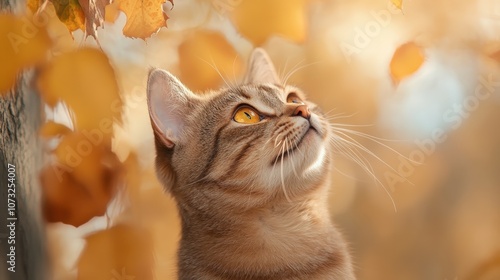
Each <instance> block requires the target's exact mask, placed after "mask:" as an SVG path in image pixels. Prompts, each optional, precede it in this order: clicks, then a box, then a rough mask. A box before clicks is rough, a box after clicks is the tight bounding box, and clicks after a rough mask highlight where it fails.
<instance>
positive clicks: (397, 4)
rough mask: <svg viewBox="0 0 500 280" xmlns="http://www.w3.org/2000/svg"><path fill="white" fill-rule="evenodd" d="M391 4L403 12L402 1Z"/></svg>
mask: <svg viewBox="0 0 500 280" xmlns="http://www.w3.org/2000/svg"><path fill="white" fill-rule="evenodd" d="M391 2H392V4H394V6H396V8H398V9H400V10H403V0H391Z"/></svg>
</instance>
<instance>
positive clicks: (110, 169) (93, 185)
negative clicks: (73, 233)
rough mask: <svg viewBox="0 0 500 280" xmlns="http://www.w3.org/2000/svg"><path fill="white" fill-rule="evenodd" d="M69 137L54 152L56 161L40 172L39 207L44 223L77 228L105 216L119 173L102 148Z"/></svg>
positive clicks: (74, 135)
mask: <svg viewBox="0 0 500 280" xmlns="http://www.w3.org/2000/svg"><path fill="white" fill-rule="evenodd" d="M106 142H107V141H103V142H102V143H95V142H94V139H93V138H92V136H89V135H87V134H84V133H72V134H69V135H67V136H65V137H63V139H62V141H61V143H60V145H59V146H58V147H57V149H56V152H55V153H56V156H57V160H56V161H55V162H53V163H51V164H49V165H47V166H46V167H45V168H44V169H43V170H42V172H41V185H42V197H43V199H42V207H43V213H44V217H45V219H46V220H47V221H48V222H63V223H66V224H71V225H74V226H79V225H81V224H83V223H85V222H87V221H88V220H90V219H91V218H93V217H95V216H101V215H103V214H104V213H105V211H106V208H107V205H108V203H109V201H110V200H111V199H112V198H113V196H114V194H115V192H116V190H117V189H118V186H119V183H120V182H121V180H122V176H123V174H122V173H123V172H122V168H121V164H120V163H119V161H118V159H117V158H116V156H115V155H114V154H113V153H112V152H111V148H110V146H109V145H107V144H106Z"/></svg>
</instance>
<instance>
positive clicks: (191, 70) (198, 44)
mask: <svg viewBox="0 0 500 280" xmlns="http://www.w3.org/2000/svg"><path fill="white" fill-rule="evenodd" d="M179 68H180V71H181V76H182V80H183V82H184V83H185V84H186V85H187V86H188V87H189V88H190V89H192V90H197V91H201V90H207V89H210V88H212V89H213V88H217V87H220V85H221V83H222V82H223V79H222V77H221V75H223V76H226V77H227V76H228V74H229V75H230V76H229V77H230V79H234V78H235V77H236V76H237V75H238V74H239V73H241V68H242V61H241V59H240V58H239V56H238V54H237V53H236V51H235V49H234V48H233V47H232V46H231V44H229V43H228V42H227V40H226V39H225V38H224V36H223V35H222V34H220V33H218V32H212V31H196V32H194V33H192V34H190V35H189V36H188V37H187V39H186V40H185V41H184V42H183V43H182V44H181V45H180V46H179ZM218 71H219V72H220V75H219V73H218ZM233 75H234V76H233Z"/></svg>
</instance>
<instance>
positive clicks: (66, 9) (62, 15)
mask: <svg viewBox="0 0 500 280" xmlns="http://www.w3.org/2000/svg"><path fill="white" fill-rule="evenodd" d="M50 1H51V2H52V4H53V5H54V8H55V9H56V14H57V17H58V18H59V20H60V21H61V22H62V23H64V24H65V25H66V27H67V28H68V30H69V31H75V30H77V29H81V30H84V28H85V14H84V13H83V10H82V6H80V3H79V2H78V0H50Z"/></svg>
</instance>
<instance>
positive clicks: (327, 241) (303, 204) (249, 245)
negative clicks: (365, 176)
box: [180, 194, 350, 279]
mask: <svg viewBox="0 0 500 280" xmlns="http://www.w3.org/2000/svg"><path fill="white" fill-rule="evenodd" d="M324 195H325V194H321V195H319V194H311V195H310V196H309V197H307V198H303V199H301V200H300V201H297V200H296V201H292V202H288V201H286V200H283V201H281V202H279V203H275V204H269V205H268V206H265V207H262V208H258V209H252V210H249V211H243V212H238V213H235V212H234V211H233V212H231V213H228V212H226V211H225V209H213V210H212V212H210V213H203V212H202V213H200V212H197V211H194V212H193V211H182V209H181V215H183V219H182V220H183V234H182V240H181V248H180V258H181V260H180V261H181V266H180V268H181V269H182V262H183V259H184V261H185V260H187V259H189V260H190V262H192V261H193V260H194V259H195V260H196V262H197V263H199V264H198V266H201V267H205V268H206V269H207V270H211V269H212V270H213V271H212V272H211V273H219V272H221V271H226V272H225V273H229V274H228V275H227V276H228V278H230V279H233V278H231V277H236V275H232V276H231V275H230V274H231V271H234V273H243V272H244V271H246V272H247V273H248V275H257V274H258V273H261V274H262V275H268V277H270V278H265V277H264V278H265V279H289V278H290V279H308V277H305V278H301V277H299V278H294V277H284V275H285V274H284V273H285V272H284V271H288V272H287V273H296V274H297V275H299V274H301V273H304V275H306V274H307V275H308V276H311V275H313V274H314V273H319V274H318V277H319V275H321V273H322V271H321V269H325V270H330V269H339V271H345V270H346V268H345V267H344V266H345V265H348V263H349V260H348V258H349V257H348V254H347V253H346V248H345V243H344V241H343V240H342V238H341V236H340V234H339V233H338V232H337V231H336V230H335V228H334V226H333V225H332V223H331V221H330V217H329V214H328V210H327V207H326V201H324V200H325V199H324V197H325V196H324ZM189 254H191V255H189ZM290 268H294V269H293V270H290ZM314 268H316V269H314ZM340 268H342V269H340ZM349 269H350V268H348V269H347V270H349ZM242 271H243V272H242ZM266 273H267V274H266ZM273 273H277V275H278V274H279V275H280V278H276V277H278V276H277V275H274V276H272V275H273ZM238 275H240V274H238ZM325 275H331V271H328V272H327V274H325ZM240 276H241V275H240ZM289 276H292V275H289ZM252 279H253V278H252ZM314 279H322V278H314ZM329 279H331V278H329ZM342 279H350V278H349V277H346V278H342Z"/></svg>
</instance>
